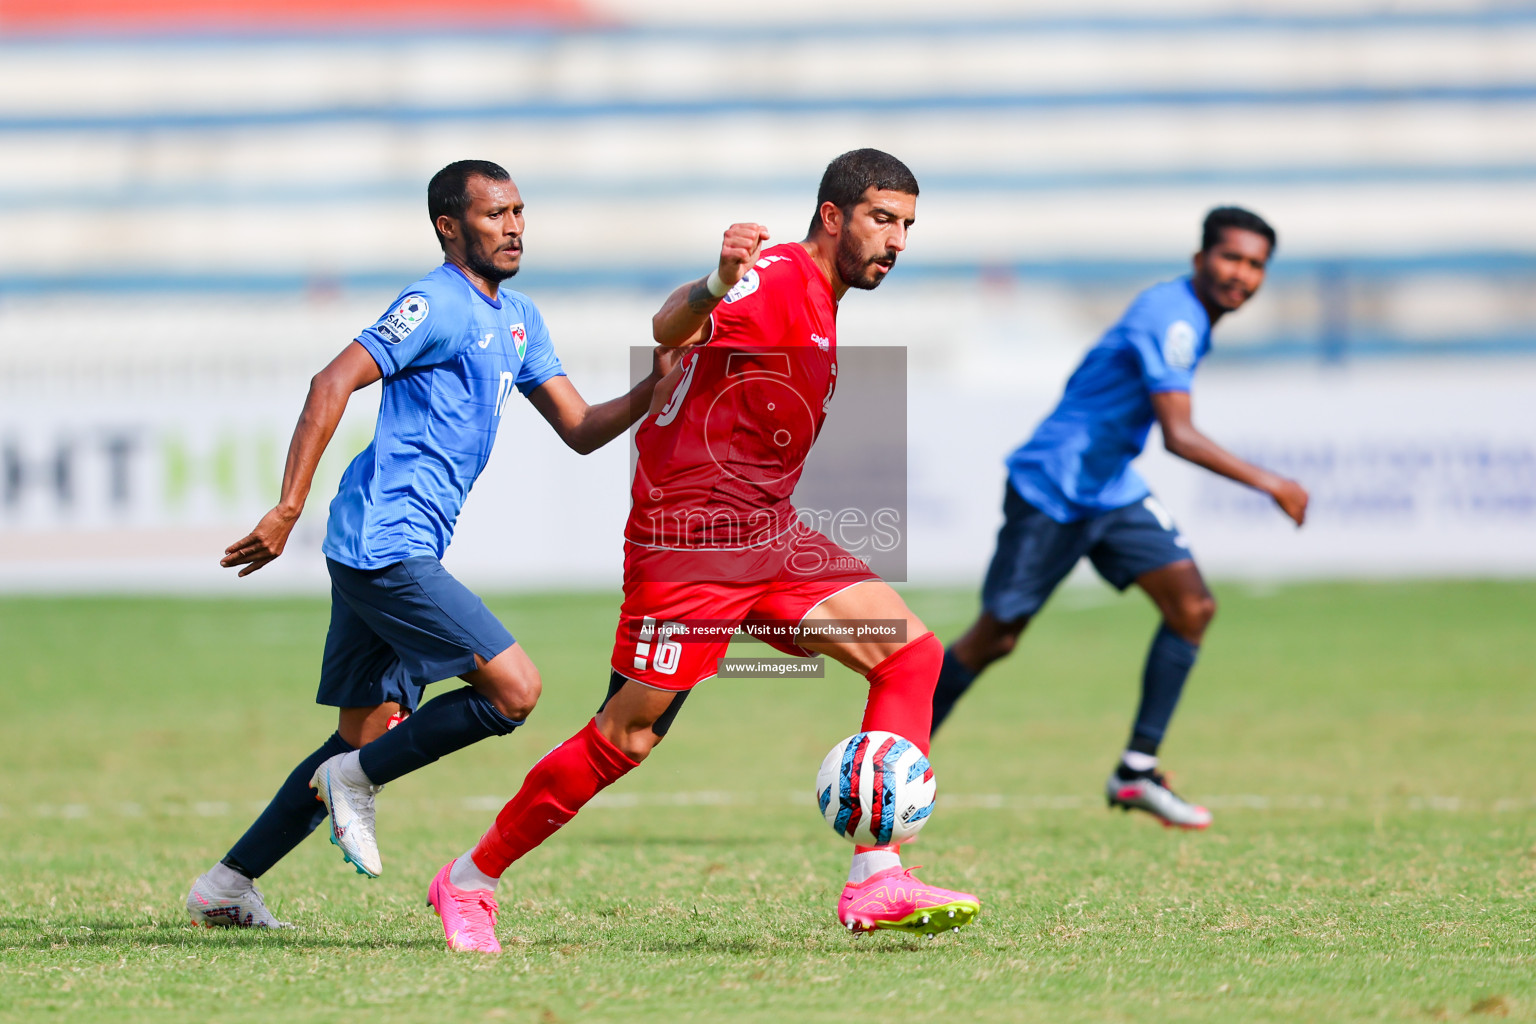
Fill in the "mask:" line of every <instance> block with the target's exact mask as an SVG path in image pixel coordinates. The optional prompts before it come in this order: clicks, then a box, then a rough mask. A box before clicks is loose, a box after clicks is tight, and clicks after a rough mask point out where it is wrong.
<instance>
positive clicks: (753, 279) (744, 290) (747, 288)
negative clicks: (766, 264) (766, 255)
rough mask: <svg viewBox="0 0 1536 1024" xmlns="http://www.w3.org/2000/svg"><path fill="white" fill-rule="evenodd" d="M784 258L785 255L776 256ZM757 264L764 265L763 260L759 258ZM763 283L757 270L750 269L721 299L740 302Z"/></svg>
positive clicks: (726, 301)
mask: <svg viewBox="0 0 1536 1024" xmlns="http://www.w3.org/2000/svg"><path fill="white" fill-rule="evenodd" d="M782 258H783V257H775V259H782ZM757 265H758V266H762V265H763V261H762V260H758V261H757ZM762 283H763V279H762V277H761V276H759V275H758V273H757V271H756V270H749V271H747V272H746V273H745V274H742V275H741V280H740V281H737V282H736V285H735V287H733V288H732V289H731V290H730V291H728V292H726V293H725V298H724V299H722V300H721V301H722V302H725V303H727V304H729V303H732V302H739V301H740V300H742V299H744V298H746V297H747V296H748V295H751V294H752V293H753V292H755V291H757V288H758V285H760V284H762Z"/></svg>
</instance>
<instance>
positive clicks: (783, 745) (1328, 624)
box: [0, 583, 1536, 1024]
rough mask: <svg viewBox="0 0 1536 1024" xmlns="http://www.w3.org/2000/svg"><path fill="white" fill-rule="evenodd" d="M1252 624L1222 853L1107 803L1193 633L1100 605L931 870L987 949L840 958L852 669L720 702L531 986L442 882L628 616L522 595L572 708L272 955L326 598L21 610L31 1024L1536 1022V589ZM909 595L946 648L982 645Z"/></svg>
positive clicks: (1281, 602)
mask: <svg viewBox="0 0 1536 1024" xmlns="http://www.w3.org/2000/svg"><path fill="white" fill-rule="evenodd" d="M1217 593H1218V598H1219V599H1220V600H1221V601H1222V611H1221V614H1220V615H1219V616H1218V619H1217V622H1216V624H1215V626H1214V628H1213V629H1212V632H1211V634H1210V637H1209V639H1208V641H1207V644H1206V648H1205V651H1204V653H1203V655H1202V660H1201V663H1200V665H1199V667H1198V668H1197V669H1196V673H1195V676H1194V677H1193V679H1192V681H1191V683H1190V686H1189V689H1188V691H1187V694H1186V701H1185V704H1184V707H1183V708H1182V709H1181V711H1180V714H1179V717H1178V718H1177V719H1176V721H1175V723H1174V729H1173V732H1172V736H1171V738H1170V741H1169V743H1168V744H1167V746H1166V747H1165V749H1164V754H1165V762H1166V763H1167V764H1169V765H1170V766H1171V767H1173V768H1174V769H1176V770H1177V771H1178V773H1179V779H1178V785H1179V786H1180V788H1181V789H1182V790H1183V791H1185V792H1186V793H1187V795H1189V796H1190V797H1192V798H1196V799H1203V800H1205V801H1206V802H1207V803H1209V804H1210V805H1211V806H1212V809H1213V810H1214V811H1215V812H1216V824H1215V826H1214V827H1213V828H1212V830H1211V831H1210V832H1208V833H1205V834H1185V833H1179V832H1168V831H1164V830H1163V829H1161V828H1158V827H1157V826H1156V825H1155V824H1153V823H1152V822H1151V821H1150V820H1149V819H1146V818H1145V817H1141V816H1129V817H1127V816H1125V815H1122V814H1120V813H1114V814H1111V813H1109V812H1107V811H1106V809H1105V808H1104V806H1103V803H1102V797H1101V795H1100V793H1101V789H1100V787H1101V786H1102V784H1103V781H1104V777H1105V775H1106V774H1107V772H1108V770H1109V769H1110V767H1111V765H1112V763H1113V759H1114V755H1115V754H1116V752H1117V751H1118V749H1119V746H1120V744H1121V742H1122V741H1123V739H1124V734H1125V731H1126V729H1127V726H1128V722H1129V717H1130V714H1131V711H1132V709H1133V706H1134V703H1135V694H1136V686H1137V684H1136V680H1137V677H1138V673H1139V671H1140V663H1141V658H1142V654H1143V652H1144V650H1145V646H1146V644H1147V642H1148V640H1149V639H1150V637H1151V634H1152V630H1153V624H1154V623H1153V615H1152V612H1151V610H1150V608H1149V607H1148V605H1147V603H1146V602H1145V601H1144V600H1142V599H1140V598H1138V597H1126V598H1123V599H1117V598H1113V597H1110V596H1108V595H1107V593H1104V592H1100V591H1095V590H1071V591H1066V592H1064V593H1063V594H1062V595H1060V596H1059V597H1058V599H1057V600H1056V601H1055V602H1054V603H1053V605H1052V606H1051V607H1050V608H1048V609H1047V611H1046V612H1045V614H1044V615H1042V616H1041V618H1040V620H1039V621H1038V622H1036V623H1035V624H1034V625H1033V626H1032V627H1031V629H1030V631H1029V633H1028V634H1026V638H1025V642H1024V644H1023V645H1022V647H1021V649H1020V651H1019V653H1018V654H1016V655H1015V656H1014V658H1013V659H1011V660H1010V661H1008V662H1005V663H1004V664H1002V665H1000V666H999V667H998V668H997V669H995V670H994V671H992V672H991V673H989V674H988V675H987V676H985V677H984V678H983V680H982V682H981V683H980V684H979V687H978V689H977V690H975V691H973V693H972V695H971V696H970V697H969V698H968V700H967V701H966V702H964V703H962V705H961V707H960V709H959V710H958V711H957V713H956V715H955V717H954V718H953V719H952V720H951V721H950V723H949V724H948V726H947V727H946V729H945V730H944V731H943V732H941V733H940V735H939V737H938V739H937V742H936V744H935V747H934V762H935V766H936V768H937V770H938V779H939V789H940V793H941V804H940V808H939V811H938V813H937V814H936V816H935V819H934V821H933V823H932V824H931V825H930V826H929V827H928V829H927V830H926V831H925V832H924V834H923V836H922V837H921V841H920V842H919V843H917V844H915V845H913V846H911V847H909V850H908V853H909V856H908V858H907V860H908V863H914V862H915V863H922V864H925V865H927V875H928V877H930V878H932V879H933V880H934V881H936V882H940V883H941V884H947V885H953V886H956V887H959V888H966V889H970V890H972V891H974V892H976V893H978V894H979V895H980V896H981V897H982V899H983V901H984V906H983V910H982V914H981V916H980V917H979V918H978V920H977V923H976V924H975V925H973V926H972V927H971V928H969V929H967V930H966V931H965V932H963V933H961V934H960V935H954V936H945V937H942V938H940V939H937V940H934V941H932V942H926V941H923V940H919V939H912V938H907V937H905V936H898V935H889V934H886V935H876V936H873V937H869V938H864V939H859V940H853V939H850V937H849V936H847V935H846V934H844V933H843V932H841V931H840V930H839V929H838V927H837V925H836V922H835V920H834V917H833V906H834V903H835V900H836V895H837V892H838V889H839V887H840V884H841V879H842V875H843V872H844V871H845V869H846V861H847V856H848V852H849V849H848V847H847V845H846V844H844V843H843V842H842V841H841V840H838V839H837V838H836V837H834V836H832V835H831V834H830V832H829V831H828V830H827V829H826V827H825V826H824V825H823V824H822V823H821V822H820V820H819V818H818V816H817V814H816V813H815V810H814V807H813V805H812V803H811V797H810V789H811V786H812V781H813V778H814V773H815V770H816V766H817V764H818V763H819V761H820V758H821V756H822V755H823V754H824V753H825V751H826V750H827V749H828V748H829V747H831V745H832V744H833V743H834V742H835V741H837V740H838V739H840V738H842V737H843V736H845V735H847V734H848V733H850V732H852V731H854V729H855V727H856V726H857V723H858V717H859V711H860V707H861V705H862V700H863V692H862V687H861V686H860V685H859V682H858V680H856V679H855V678H853V677H852V676H850V675H848V674H847V673H845V672H843V671H842V670H841V669H838V668H836V667H835V666H829V671H828V678H826V679H825V680H786V681H767V680H763V681H740V680H735V681H716V682H712V683H708V684H705V685H704V686H702V687H701V688H700V690H699V691H698V692H697V694H696V695H695V697H694V698H693V699H692V700H691V701H690V702H689V704H688V706H687V708H686V709H685V710H684V713H683V714H682V716H681V717H680V719H679V722H678V724H677V727H676V728H675V729H674V731H673V733H672V736H671V737H670V738H669V739H668V740H667V742H666V743H665V744H663V745H662V746H661V747H660V748H659V749H658V751H657V753H656V754H655V755H654V756H653V758H652V760H651V761H650V762H649V763H648V764H646V765H645V766H643V767H642V768H641V769H640V770H638V771H636V772H635V773H634V774H632V775H631V776H630V777H629V778H627V779H625V780H624V781H623V782H621V783H620V784H619V785H618V786H616V787H614V789H612V790H610V791H609V793H608V794H605V796H604V797H603V798H600V802H599V803H598V804H597V805H595V806H593V807H591V808H589V809H588V810H587V811H586V812H584V813H583V814H582V815H580V816H579V817H578V818H577V820H576V821H575V822H573V823H572V824H571V825H569V826H567V827H566V828H565V829H564V830H562V831H561V832H560V833H559V834H557V835H556V836H555V838H554V839H552V840H551V841H550V842H549V843H548V844H546V845H545V846H544V847H543V848H542V849H540V850H538V851H535V852H534V853H533V854H532V855H530V856H529V857H528V858H526V859H525V860H524V861H522V862H521V863H520V864H519V865H517V866H515V867H514V869H513V871H512V872H511V873H509V875H508V877H507V880H506V882H505V883H504V884H503V889H502V919H501V927H500V932H501V935H502V941H503V943H504V944H505V945H506V947H507V952H506V953H505V954H503V955H502V956H500V957H496V958H482V957H471V956H454V955H450V954H448V953H447V952H446V951H445V950H444V949H443V944H442V933H441V930H440V928H439V926H438V923H437V919H436V917H435V916H434V915H433V914H432V912H431V910H429V909H428V908H427V907H426V906H425V904H424V894H425V891H426V885H427V882H428V881H429V879H430V878H431V876H432V874H433V872H434V871H435V870H436V869H437V867H438V866H439V865H440V864H441V863H442V862H443V861H444V860H446V859H447V858H448V857H449V856H451V855H454V854H456V853H458V852H460V851H462V850H463V849H465V848H466V847H467V846H468V845H469V844H470V843H471V842H473V840H474V839H475V838H476V837H477V836H478V835H479V833H480V832H481V831H482V830H483V829H484V828H485V827H486V825H487V824H488V823H489V821H490V819H491V817H492V815H493V813H494V809H495V808H497V807H499V805H500V803H501V801H502V799H504V798H505V797H506V796H508V795H510V794H511V793H512V792H513V791H514V789H515V788H516V786H517V785H518V783H519V782H520V780H521V778H522V776H523V773H524V772H525V771H526V769H527V768H528V766H529V765H530V764H531V763H532V761H533V760H534V759H536V758H537V757H538V756H539V755H540V754H542V753H543V752H544V751H545V750H547V749H548V748H549V747H550V746H552V745H553V744H554V743H556V742H558V741H559V740H561V739H563V738H564V737H566V736H567V735H569V734H570V733H571V732H573V731H575V730H576V729H577V728H578V727H579V726H580V725H581V724H582V723H583V722H584V721H585V720H586V718H587V717H588V716H589V715H590V714H591V712H592V710H593V709H594V707H595V706H596V703H597V701H598V699H599V697H600V696H601V693H602V691H603V686H604V682H605V680H606V677H607V670H606V668H605V663H606V658H607V653H608V651H607V643H608V638H609V637H611V635H612V628H613V615H614V608H615V605H616V601H615V600H614V599H613V598H612V597H608V596H542V597H520V598H511V599H504V600H496V601H493V602H492V605H493V608H494V609H495V610H496V611H497V612H498V613H499V614H500V615H502V616H503V618H504V619H505V621H506V622H507V623H508V624H509V625H510V626H511V628H512V630H513V632H514V633H515V634H517V635H518V637H519V638H520V639H522V640H523V642H524V644H525V646H526V647H527V648H528V650H529V651H530V653H531V654H532V655H533V656H534V658H535V660H536V661H538V662H539V664H540V666H541V668H542V669H543V672H544V678H545V697H544V700H543V702H542V704H541V705H540V708H539V711H538V713H537V714H536V715H535V716H534V718H533V720H532V722H531V723H530V724H529V725H528V726H527V727H526V728H524V729H523V730H521V731H519V732H518V733H517V734H515V735H514V736H512V737H510V738H507V739H502V740H493V741H488V742H486V743H483V744H480V745H479V746H478V747H476V748H473V749H471V750H467V751H464V752H461V753H459V754H457V755H454V756H453V757H451V758H449V759H447V760H445V761H443V762H440V763H439V764H437V765H435V766H433V767H431V768H428V769H426V770H425V771H422V772H420V773H418V774H417V775H415V776H412V777H410V778H407V779H404V780H401V781H399V782H397V783H395V784H393V785H391V786H390V787H389V789H388V790H387V791H386V792H385V793H384V794H383V795H382V796H381V797H380V825H379V833H380V842H381V847H382V849H383V853H384V860H385V874H384V876H383V877H382V878H380V879H378V880H375V881H368V880H365V879H362V878H360V877H358V876H356V875H354V874H353V873H352V871H351V869H350V868H347V867H345V866H344V865H343V864H342V862H341V859H340V856H339V855H338V854H337V853H336V852H335V850H334V849H333V848H332V847H331V846H330V845H329V844H327V843H326V842H325V841H324V838H323V834H317V835H316V836H314V837H311V839H310V840H309V841H307V842H306V843H305V844H304V845H303V846H301V847H300V848H299V849H298V850H297V851H296V852H295V854H294V855H293V856H292V857H290V858H289V859H288V860H287V861H285V862H284V863H282V864H280V865H279V866H278V867H277V868H276V869H274V870H273V871H272V872H271V873H270V874H269V875H267V876H266V877H265V878H264V879H263V880H262V885H263V888H264V890H265V891H266V893H267V895H268V898H269V901H270V902H271V903H272V905H273V906H274V907H275V909H276V910H277V911H278V913H279V914H280V915H282V916H283V917H285V918H287V919H290V920H292V921H293V922H294V923H295V924H296V925H297V927H296V928H294V929H292V930H290V931H285V932H280V933H272V934H266V933H251V932H240V933H236V932H226V931H218V932H212V931H203V930H193V929H191V928H189V927H188V926H187V925H186V923H185V918H184V916H183V911H182V900H183V898H184V897H185V894H186V890H187V887H188V885H189V884H190V882H191V880H192V878H193V877H194V876H195V875H196V874H197V873H198V872H199V871H201V870H203V869H204V868H205V867H206V866H207V865H208V864H209V863H211V862H212V861H213V860H215V859H216V858H217V857H219V856H220V855H222V854H223V852H224V851H225V849H227V847H228V846H229V845H230V843H231V842H232V841H233V840H234V839H235V838H236V836H237V835H238V834H239V832H240V831H241V830H242V829H243V828H244V827H245V826H246V824H247V823H248V822H249V821H250V819H251V818H252V817H253V816H254V813H255V812H256V810H258V809H259V807H260V806H261V805H262V804H263V803H264V802H265V800H266V798H267V797H268V796H269V795H270V793H271V791H272V789H273V788H274V787H275V786H276V784H277V783H278V781H279V780H280V779H281V777H282V776H283V775H284V774H285V773H286V772H287V771H288V770H289V768H290V767H291V766H292V764H293V763H294V762H295V761H296V760H297V759H298V758H299V757H300V756H302V755H303V754H305V753H307V752H308V751H309V750H311V749H313V747H314V746H315V745H317V743H318V742H319V741H320V740H321V739H323V738H324V737H325V736H326V735H327V734H328V733H329V732H330V730H331V729H332V728H333V727H334V718H333V715H332V713H331V712H330V711H328V710H327V709H323V708H318V707H316V706H315V705H313V704H312V703H311V700H312V697H313V690H314V677H315V672H316V669H317V666H318V663H319V656H320V648H321V641H322V637H323V635H324V631H325V626H326V606H325V604H324V603H322V602H314V601H280V602H279V601H251V602H240V603H234V602H231V603H220V602H210V601H171V600H24V601H18V600H13V601H5V602H0V679H3V680H4V686H3V692H4V695H5V698H6V700H5V713H4V715H3V717H0V783H3V788H0V808H3V810H0V1018H4V1019H45V1018H46V1019H61V1018H64V1017H66V1016H67V1017H69V1018H71V1019H76V1020H104V1019H111V1020H120V1021H132V1020H155V1021H162V1020H193V1019H213V1018H217V1019H222V1020H247V1019H249V1020H271V1019H281V1020H284V1021H292V1022H298V1021H308V1020H339V1019H353V1015H354V1014H363V1015H365V1016H364V1017H363V1018H359V1019H366V1020H367V1021H369V1022H370V1024H382V1022H390V1021H410V1020H431V1021H437V1022H448V1021H463V1020H512V1021H518V1020H530V1021H540V1022H550V1021H585V1020H626V1021H638V1020H651V1019H657V1020H668V1021H688V1020H725V1019H731V1020H781V1019H787V1018H788V1019H793V1018H798V1019H801V1020H849V1019H858V1018H883V1019H893V1018H904V1017H912V1018H915V1019H940V1018H943V1019H950V1020H1023V1019H1030V1020H1049V1021H1070V1020H1126V1021H1130V1020H1136V1021H1142V1020H1249V1021H1302V1020H1308V1021H1310V1020H1364V1019H1370V1020H1379V1019H1389V1020H1424V1019H1441V1020H1444V1019H1454V1020H1460V1019H1468V1020H1481V1019H1486V1018H1487V1017H1488V1016H1496V1017H1508V1018H1511V1019H1527V1020H1530V1019H1536V918H1533V914H1532V910H1533V904H1532V899H1533V895H1536V799H1533V798H1536V781H1533V769H1536V743H1533V739H1536V736H1533V732H1536V729H1533V726H1536V686H1533V682H1536V678H1533V677H1536V629H1533V624H1536V585H1532V584H1513V583H1509V584H1504V583H1460V584H1445V583H1435V584H1412V585H1379V586H1364V585H1360V586H1355V585H1347V586H1346V585H1337V586H1296V587H1286V588H1283V589H1280V590H1275V591H1272V592H1259V591H1254V590H1249V589H1245V588H1243V587H1239V586H1229V587H1222V588H1218V591H1217ZM910 600H911V602H912V604H913V606H914V608H916V609H917V610H918V612H919V613H920V614H921V615H923V616H924V617H925V619H926V620H927V621H928V622H929V624H930V625H932V626H933V627H935V628H936V629H937V631H938V632H939V634H940V636H941V637H946V638H947V637H952V636H953V635H954V634H955V633H956V631H957V630H958V629H959V628H960V627H962V626H963V625H964V623H965V622H966V621H967V620H968V619H969V617H970V616H971V614H972V613H973V611H974V598H973V596H972V595H971V594H969V593H964V592H916V593H913V594H911V595H910ZM757 650H759V651H761V650H763V649H762V648H757ZM743 653H745V652H743Z"/></svg>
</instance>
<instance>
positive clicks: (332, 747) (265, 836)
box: [223, 732, 353, 878]
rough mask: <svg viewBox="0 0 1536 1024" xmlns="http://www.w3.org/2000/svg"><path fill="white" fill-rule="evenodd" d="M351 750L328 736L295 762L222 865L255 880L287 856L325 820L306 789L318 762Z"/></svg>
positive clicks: (337, 736)
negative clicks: (270, 799) (314, 749)
mask: <svg viewBox="0 0 1536 1024" xmlns="http://www.w3.org/2000/svg"><path fill="white" fill-rule="evenodd" d="M351 749H353V747H352V744H350V743H348V742H347V741H346V740H344V739H342V738H341V734H340V733H334V732H333V733H331V738H330V739H328V740H326V741H325V742H324V743H322V744H321V745H320V749H318V750H316V751H315V752H314V753H313V754H310V755H309V756H308V757H306V758H305V759H304V760H302V761H300V762H299V765H298V767H297V768H295V769H294V770H293V771H292V772H290V773H289V774H288V778H287V779H286V780H285V781H284V782H283V784H282V785H281V786H280V787H278V790H277V795H276V796H274V797H273V798H272V802H271V803H269V804H267V809H266V810H264V811H262V812H261V816H260V817H258V818H257V819H256V820H255V822H253V823H252V824H251V827H250V828H248V829H246V830H245V835H243V836H241V837H240V841H239V842H237V843H236V844H235V845H234V846H232V847H230V849H229V853H228V854H226V855H225V857H224V861H223V863H224V864H225V865H227V866H228V867H231V868H234V869H235V870H236V871H238V872H240V873H241V874H242V875H245V876H246V877H247V878H259V877H261V876H262V875H264V874H266V873H267V871H268V870H269V869H270V868H271V867H272V865H274V864H276V863H277V862H278V861H280V860H282V859H283V858H284V857H286V856H288V851H290V850H292V849H293V848H294V847H295V846H298V845H299V844H300V843H301V842H303V841H304V837H305V836H307V835H309V834H310V833H311V832H313V831H314V830H315V827H316V826H317V825H319V824H320V823H321V822H322V821H324V820H325V804H323V803H321V802H320V801H319V800H316V799H315V791H314V790H313V789H310V788H309V779H310V776H312V775H314V774H315V769H316V768H318V767H320V764H321V762H322V761H326V760H329V759H330V758H332V757H334V756H336V755H337V754H345V753H346V752H347V751H349V750H351Z"/></svg>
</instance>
